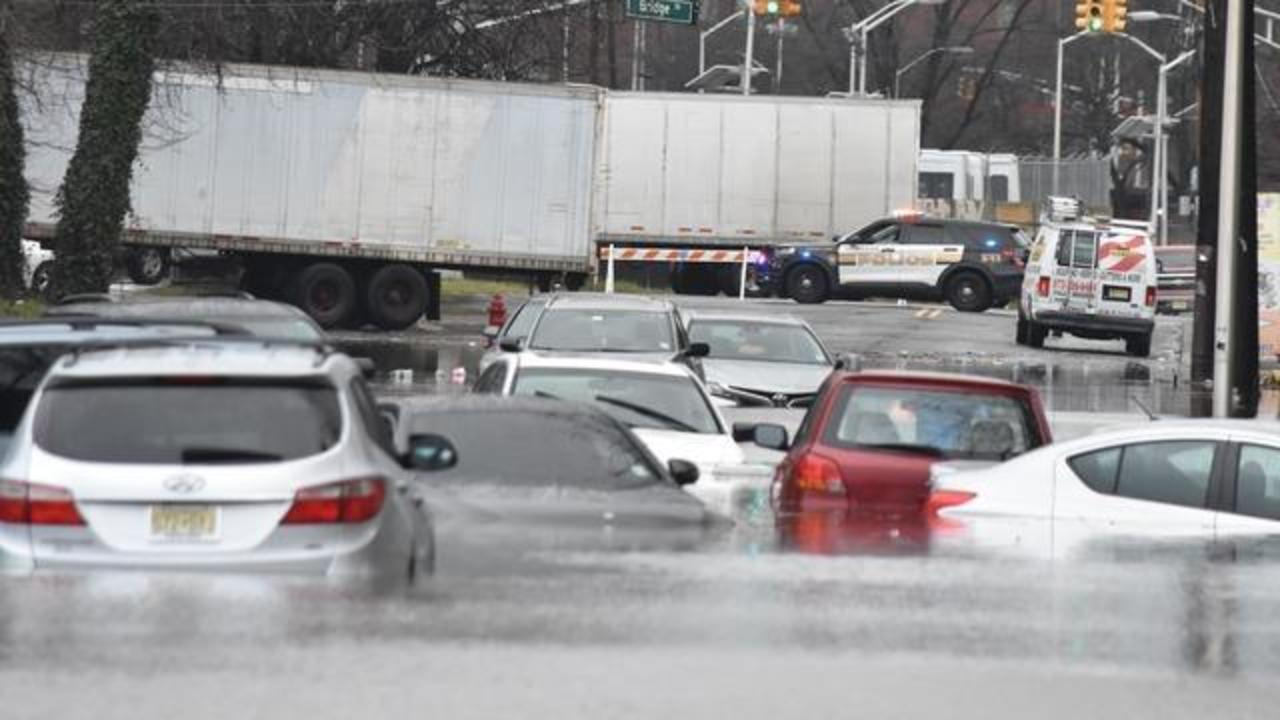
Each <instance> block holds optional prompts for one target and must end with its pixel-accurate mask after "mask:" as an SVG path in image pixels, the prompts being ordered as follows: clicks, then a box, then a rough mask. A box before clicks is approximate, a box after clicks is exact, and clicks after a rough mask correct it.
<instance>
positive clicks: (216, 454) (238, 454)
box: [182, 447, 284, 464]
mask: <svg viewBox="0 0 1280 720" xmlns="http://www.w3.org/2000/svg"><path fill="white" fill-rule="evenodd" d="M283 459H284V457H283V456H281V455H276V454H274V453H268V452H262V451H261V450H244V449H240V448H215V447H188V448H183V449H182V462H183V463H202V464H203V463H210V464H220V463H252V462H280V461H281V460H283Z"/></svg>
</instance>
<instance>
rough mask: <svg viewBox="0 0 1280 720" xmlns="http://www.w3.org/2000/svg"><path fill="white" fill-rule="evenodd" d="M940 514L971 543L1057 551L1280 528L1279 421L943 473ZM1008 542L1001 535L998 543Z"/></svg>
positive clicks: (1192, 428) (1137, 428)
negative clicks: (1081, 542) (1090, 542)
mask: <svg viewBox="0 0 1280 720" xmlns="http://www.w3.org/2000/svg"><path fill="white" fill-rule="evenodd" d="M929 511H930V512H932V513H933V514H934V515H936V516H937V517H938V518H941V519H943V520H951V521H955V522H954V523H953V527H952V529H953V530H957V531H958V534H961V535H965V534H968V535H970V536H971V538H972V539H974V540H978V541H982V540H990V541H993V542H996V541H999V542H1003V541H1008V540H1009V539H1010V537H1012V536H1010V535H1009V530H1010V528H1017V530H1016V532H1015V533H1014V535H1016V541H1017V542H1019V543H1024V544H1027V545H1044V544H1045V543H1049V544H1050V545H1056V547H1055V548H1054V550H1055V553H1054V554H1059V552H1060V551H1061V550H1062V549H1063V547H1064V545H1065V544H1066V543H1070V542H1072V541H1073V540H1077V539H1080V538H1086V537H1098V536H1100V535H1104V536H1105V535H1111V536H1139V537H1147V538H1228V537H1230V536H1236V535H1263V534H1272V533H1280V522H1278V521H1280V424H1276V423H1269V422H1258V421H1244V420H1174V421H1165V420H1162V421H1155V422H1150V423H1145V424H1141V425H1134V426H1129V427H1126V428H1120V429H1114V430H1104V431H1101V432H1099V433H1097V434H1094V435H1088V436H1085V437H1083V438H1080V439H1077V440H1073V441H1071V442H1066V443H1060V444H1055V445H1049V446H1046V447H1043V448H1041V449H1038V450H1035V451H1032V452H1029V453H1027V454H1025V455H1022V456H1020V457H1017V458H1015V459H1013V460H1010V461H1008V462H1006V463H1003V464H1001V465H997V466H994V467H989V468H983V469H978V470H969V471H958V472H947V471H946V469H945V467H944V468H941V469H940V472H936V473H935V475H934V478H933V487H932V491H931V495H930V500H929ZM997 539H999V540H997Z"/></svg>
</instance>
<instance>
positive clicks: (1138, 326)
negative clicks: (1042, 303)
mask: <svg viewBox="0 0 1280 720" xmlns="http://www.w3.org/2000/svg"><path fill="white" fill-rule="evenodd" d="M1033 318H1034V320H1035V321H1036V322H1038V323H1040V324H1041V325H1044V326H1045V327H1047V328H1049V329H1050V330H1062V331H1063V332H1068V333H1072V334H1076V335H1083V336H1104V337H1108V336H1109V337H1124V336H1127V335H1147V334H1150V333H1151V331H1152V330H1154V329H1155V326H1156V322H1155V320H1151V319H1147V318H1127V317H1116V316H1112V315H1084V314H1078V313H1064V312H1058V311H1052V310H1050V311H1042V312H1038V313H1035V315H1034V316H1033Z"/></svg>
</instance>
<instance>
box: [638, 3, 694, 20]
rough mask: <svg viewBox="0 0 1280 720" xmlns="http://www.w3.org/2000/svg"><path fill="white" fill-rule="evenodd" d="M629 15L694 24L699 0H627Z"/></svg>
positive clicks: (640, 18)
mask: <svg viewBox="0 0 1280 720" xmlns="http://www.w3.org/2000/svg"><path fill="white" fill-rule="evenodd" d="M627 17H630V18H635V19H636V20H656V21H658V22H669V23H677V24H680V25H692V24H694V23H695V22H697V21H698V0H627Z"/></svg>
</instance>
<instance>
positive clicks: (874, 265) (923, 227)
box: [769, 214, 1027, 312]
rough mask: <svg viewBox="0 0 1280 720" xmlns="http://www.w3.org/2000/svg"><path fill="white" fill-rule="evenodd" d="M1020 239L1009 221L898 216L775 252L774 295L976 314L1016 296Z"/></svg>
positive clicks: (1023, 250)
mask: <svg viewBox="0 0 1280 720" xmlns="http://www.w3.org/2000/svg"><path fill="white" fill-rule="evenodd" d="M1026 257H1027V240H1026V237H1025V236H1023V234H1022V231H1021V230H1019V229H1018V228H1016V227H1014V226H1011V225H1001V224H997V223H987V222H972V221H967V220H941V219H936V218H928V217H925V216H923V215H920V214H901V215H899V216H897V217H894V218H888V219H884V220H878V221H876V222H873V223H871V224H870V225H868V226H866V227H864V228H862V229H861V230H858V231H857V232H853V233H849V234H848V235H844V236H841V237H838V238H836V241H835V242H834V243H833V244H830V245H823V246H813V245H784V246H780V247H778V248H776V249H775V251H774V255H773V259H772V262H771V265H772V267H771V268H770V270H771V272H770V273H769V274H770V276H771V277H773V278H775V281H776V283H777V289H778V291H779V292H780V294H784V295H788V296H790V297H791V298H793V299H794V300H796V301H797V302H801V303H820V302H824V301H826V300H827V298H829V297H831V296H832V295H835V294H837V293H840V294H842V295H844V296H852V297H868V296H876V297H890V298H922V299H937V298H941V299H944V300H946V301H947V302H949V303H951V305H952V307H954V308H955V309H957V310H962V311H965V312H982V311H983V310H986V309H987V308H989V307H992V306H997V305H1003V304H1004V303H1006V302H1008V301H1009V300H1012V299H1013V298H1015V297H1017V296H1018V291H1019V288H1021V286H1022V274H1023V264H1024V262H1025V260H1026Z"/></svg>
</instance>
